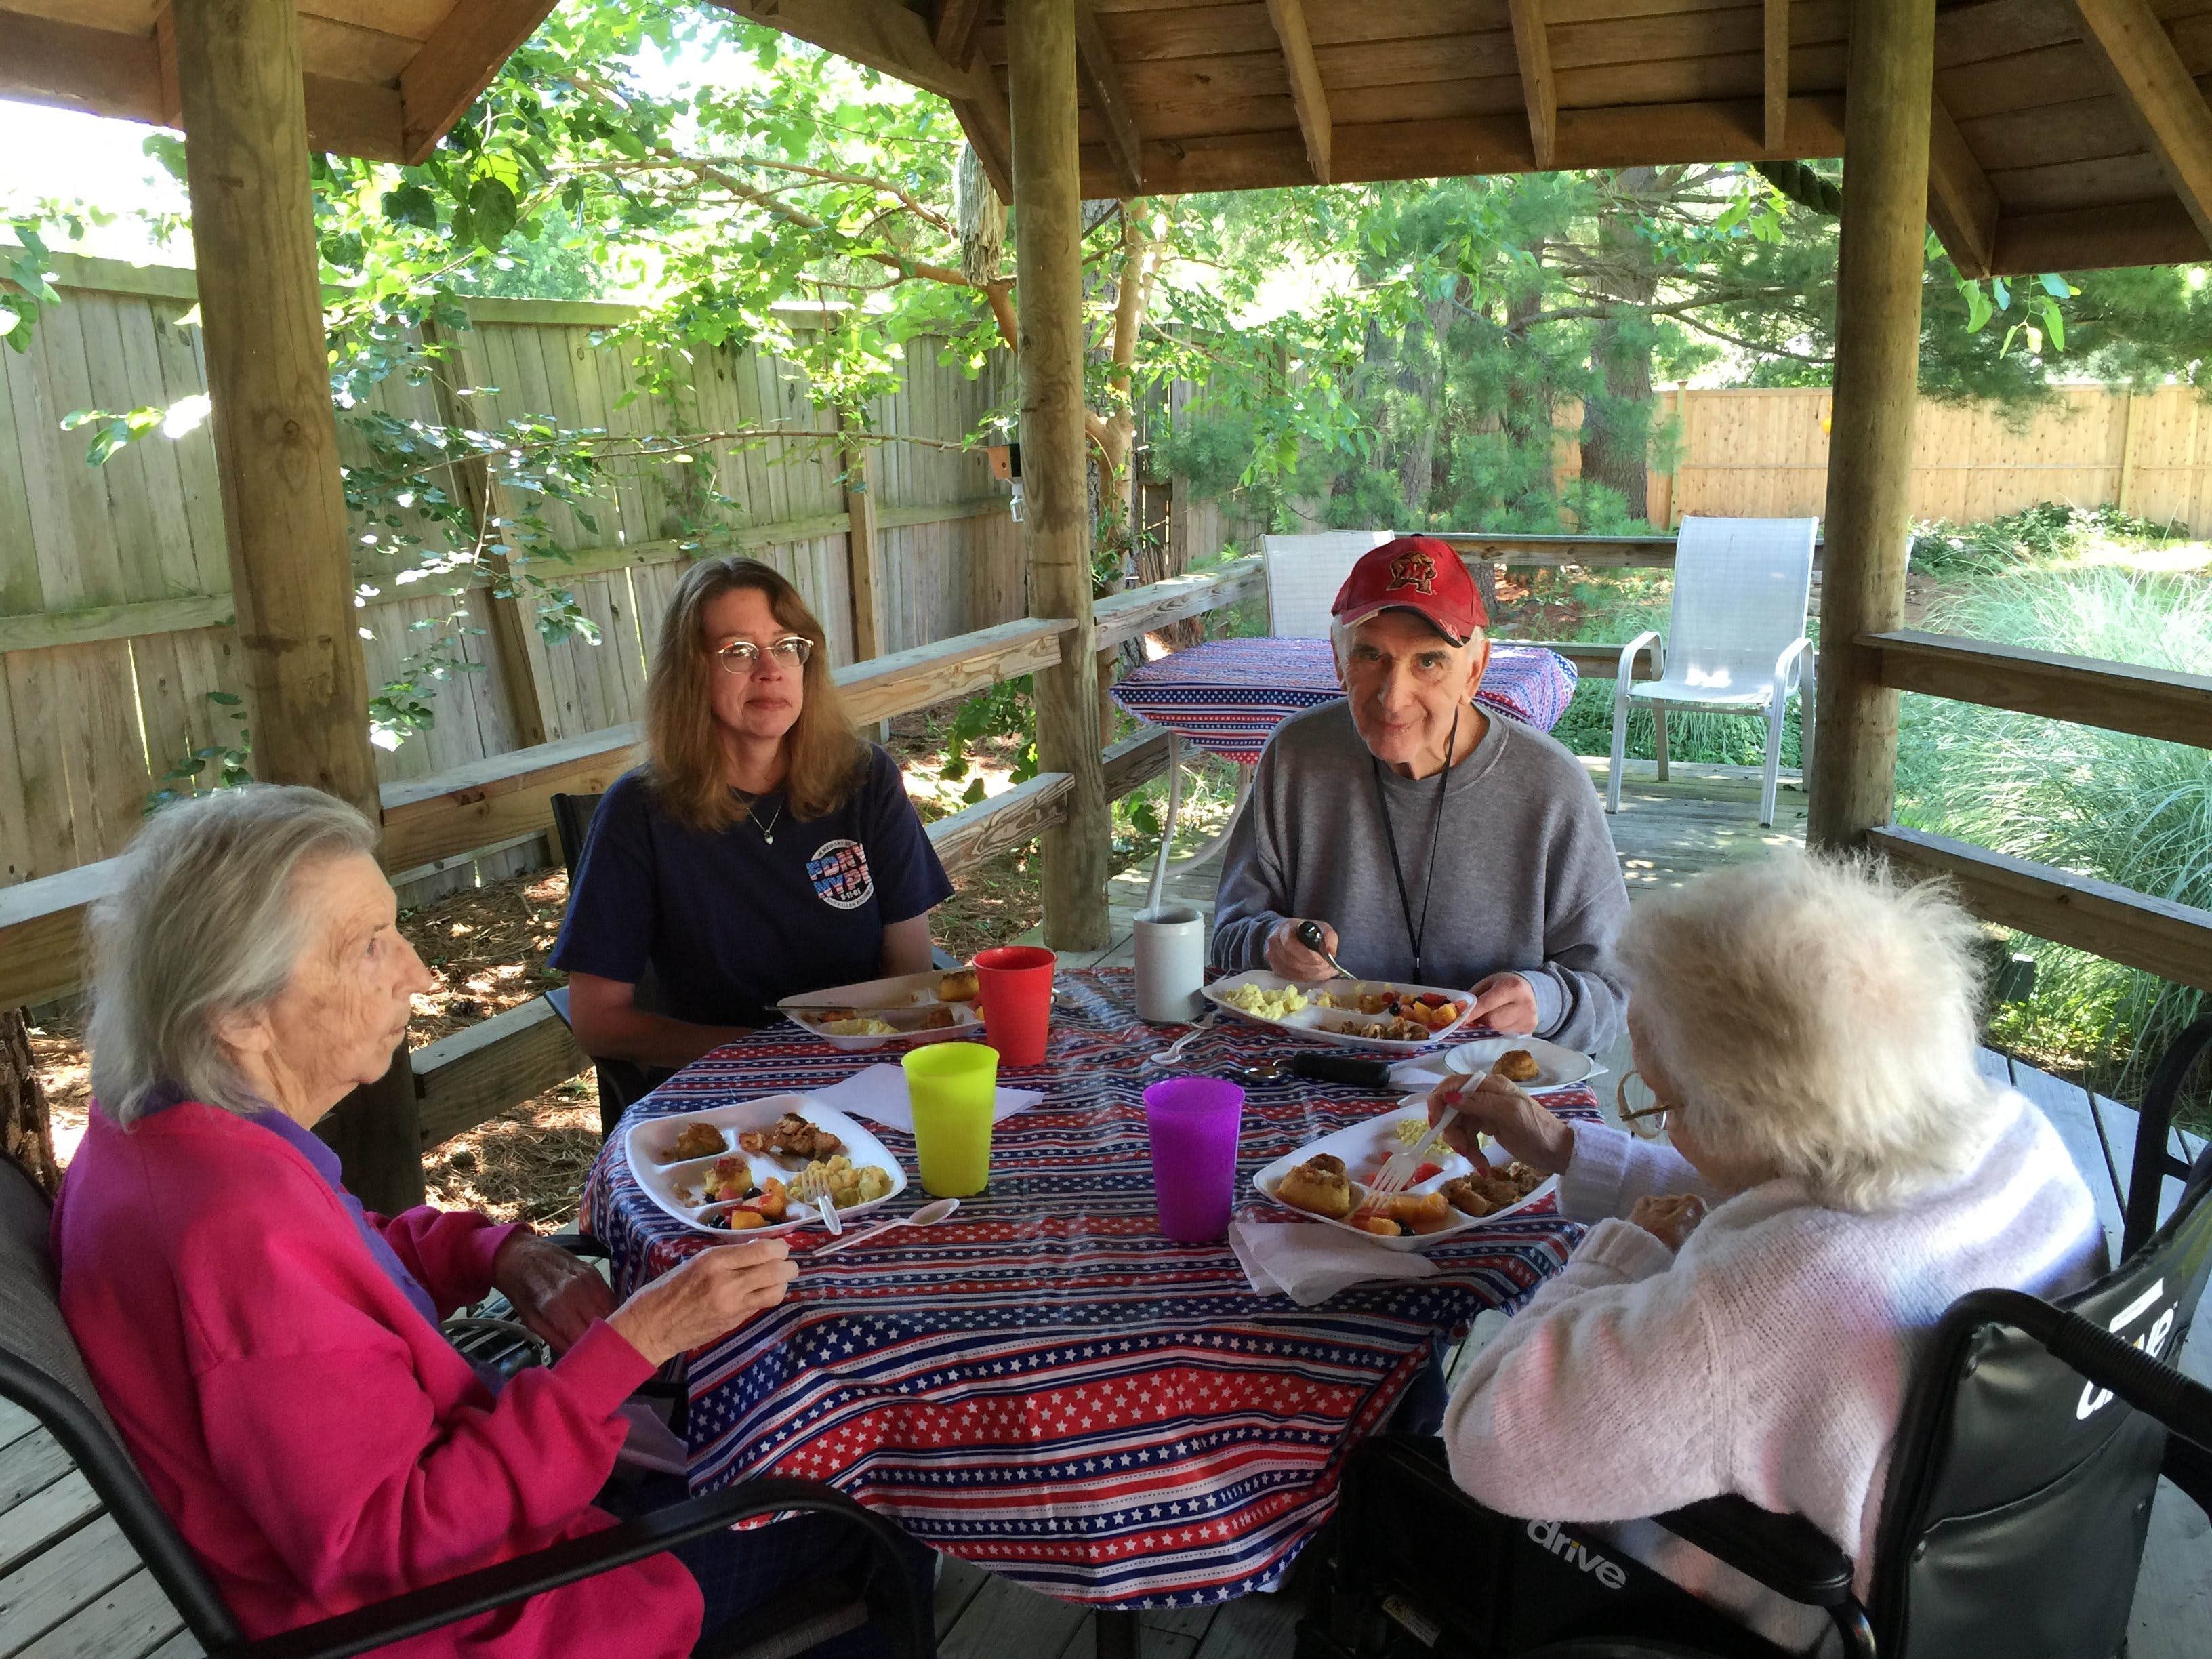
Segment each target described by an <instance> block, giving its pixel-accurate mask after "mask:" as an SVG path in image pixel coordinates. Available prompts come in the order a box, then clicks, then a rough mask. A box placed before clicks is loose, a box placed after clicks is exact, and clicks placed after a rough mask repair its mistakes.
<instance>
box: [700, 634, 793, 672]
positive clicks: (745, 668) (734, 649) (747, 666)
mask: <svg viewBox="0 0 2212 1659" xmlns="http://www.w3.org/2000/svg"><path fill="white" fill-rule="evenodd" d="M813 654H814V641H811V640H810V639H808V638H807V637H806V636H805V635H804V634H787V635H784V636H783V637H782V638H781V639H780V640H775V641H771V642H770V643H769V647H768V649H767V650H766V651H765V652H763V650H762V649H761V647H759V646H757V645H755V644H754V643H753V642H752V641H750V640H732V641H730V643H729V644H727V645H726V646H723V647H720V649H719V650H717V651H716V652H715V653H714V659H715V660H716V661H717V662H719V663H720V664H721V665H722V671H723V672H724V673H725V674H757V673H758V672H760V665H761V659H762V658H763V656H765V657H766V658H767V659H769V661H771V662H773V663H774V664H775V665H776V666H777V667H778V668H804V667H805V666H806V659H808V658H809V657H811V656H812V655H813Z"/></svg>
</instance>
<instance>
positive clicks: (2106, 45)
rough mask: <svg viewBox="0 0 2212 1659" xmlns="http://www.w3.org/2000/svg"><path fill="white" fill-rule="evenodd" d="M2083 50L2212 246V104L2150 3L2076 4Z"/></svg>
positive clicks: (2092, 0)
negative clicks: (2114, 88) (2094, 61)
mask: <svg viewBox="0 0 2212 1659" xmlns="http://www.w3.org/2000/svg"><path fill="white" fill-rule="evenodd" d="M2074 10H2075V15H2077V16H2079V17H2080V19H2081V40H2082V44H2083V45H2085V46H2087V47H2088V48H2089V50H2090V52H2092V53H2093V55H2094V56H2095V57H2096V58H2098V60H2099V61H2100V62H2101V63H2102V64H2103V65H2104V67H2105V69H2106V72H2107V73H2108V74H2109V75H2110V76H2112V80H2113V82H2115V83H2116V84H2117V85H2118V88H2119V90H2120V96H2121V100H2122V102H2123V103H2124V104H2125V105H2126V106H2127V109H2128V112H2129V114H2130V116H2132V117H2133V118H2134V119H2135V120H2136V124H2137V125H2139V126H2140V127H2141V128H2142V132H2143V136H2144V137H2145V138H2146V139H2147V140H2148V143H2149V145H2150V149H2151V151H2152V153H2153V154H2154V155H2156V156H2157V157H2158V159H2159V163H2160V166H2161V167H2164V168H2165V170H2166V177H2167V179H2170V180H2171V181H2172V185H2173V190H2174V194H2175V195H2176V196H2178V197H2179V198H2180V201H2181V204H2182V206H2183V207H2184V208H2185V209H2186V210H2188V213H2189V216H2190V217H2191V219H2192V220H2193V221H2195V222H2196V225H2197V229H2198V230H2200V231H2202V232H2203V235H2204V239H2205V240H2206V241H2207V242H2212V105H2208V103H2207V102H2206V99H2205V94H2204V92H2203V90H2201V89H2200V88H2198V85H2197V80H2196V77H2195V76H2192V75H2191V72H2190V68H2189V65H2188V64H2187V63H2186V62H2185V61H2184V60H2183V58H2182V56H2181V53H2180V52H2179V49H2178V48H2177V47H2176V46H2175V45H2174V41H2173V37H2172V35H2171V34H2169V33H2166V25H2165V23H2164V22H2163V21H2161V20H2160V16H2159V14H2158V11H2157V9H2155V8H2154V6H2152V5H2151V4H2150V3H2149V0H2074Z"/></svg>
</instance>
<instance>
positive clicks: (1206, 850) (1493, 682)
mask: <svg viewBox="0 0 2212 1659" xmlns="http://www.w3.org/2000/svg"><path fill="white" fill-rule="evenodd" d="M1576 682H1577V671H1576V668H1575V665H1574V664H1572V663H1571V662H1569V661H1568V660H1567V659H1565V657H1562V656H1560V655H1559V653H1557V652H1554V651H1547V650H1546V649H1545V648H1544V647H1542V646H1541V645H1494V646H1492V647H1491V653H1490V665H1489V667H1488V669H1487V670H1486V671H1485V672H1484V674H1483V677H1482V685H1481V687H1480V689H1479V690H1477V691H1476V692H1475V694H1474V700H1475V701H1476V702H1480V703H1485V704H1487V705H1488V706H1489V707H1491V708H1495V709H1498V710H1499V711H1500V712H1501V713H1503V714H1508V715H1510V716H1511V717H1512V718H1513V719H1515V720H1519V721H1520V722H1521V723H1522V725H1523V726H1534V728H1535V729H1536V730H1537V731H1539V732H1549V731H1550V730H1551V729H1552V728H1553V726H1557V725H1558V724H1559V717H1560V716H1561V715H1563V714H1565V713H1566V712H1567V704H1568V703H1569V702H1572V701H1573V699H1574V695H1575V684H1576ZM1112 690H1113V693H1114V701H1115V702H1117V703H1119V704H1121V707H1122V708H1123V709H1124V710H1125V711H1126V712H1127V713H1128V714H1133V715H1134V716H1135V717H1136V718H1137V719H1139V720H1146V721H1148V722H1150V723H1151V724H1152V725H1154V726H1165V727H1166V728H1167V732H1168V810H1167V817H1166V819H1165V831H1164V834H1163V835H1162V836H1161V839H1160V850H1159V856H1158V860H1157V861H1156V863H1155V865H1154V866H1153V870H1152V888H1151V891H1150V894H1149V896H1147V897H1146V901H1145V902H1146V906H1147V907H1148V908H1157V907H1158V904H1159V902H1160V896H1161V894H1162V893H1163V891H1164V890H1165V886H1166V883H1167V878H1168V875H1169V872H1170V869H1171V868H1172V869H1174V870H1176V871H1182V870H1188V869H1190V868H1191V867H1193V866H1196V865H1200V864H1203V863H1204V862H1205V861H1206V860H1208V859H1210V858H1212V856H1213V855H1214V854H1216V853H1218V852H1219V851H1220V850H1221V848H1223V847H1225V845H1227V844H1228V841H1229V830H1228V829H1226V828H1225V829H1223V830H1222V831H1221V833H1220V834H1219V835H1218V836H1215V837H1214V838H1213V839H1212V841H1211V842H1207V843H1206V846H1204V847H1203V848H1200V849H1199V850H1198V851H1197V852H1195V853H1193V854H1189V855H1188V857H1186V858H1183V859H1181V860H1176V861H1175V863H1174V864H1173V865H1172V866H1171V865H1170V861H1169V860H1170V849H1171V848H1173V847H1174V845H1175V836H1176V819H1177V818H1178V817H1180V816H1181V814H1182V749H1181V745H1182V744H1185V743H1190V744H1196V745H1197V746H1198V747H1199V748H1200V749H1203V750H1206V752H1207V753H1209V754H1213V755H1219V756H1221V757H1223V758H1224V759H1226V760H1231V761H1234V762H1235V763H1237V803H1236V806H1235V807H1234V809H1232V811H1231V814H1230V823H1231V825H1234V824H1235V823H1236V821H1237V813H1239V812H1241V811H1243V808H1244V797H1245V794H1246V793H1247V792H1248V791H1249V789H1250V788H1251V786H1252V769H1253V768H1254V767H1255V766H1256V765H1258V764H1259V761H1260V752H1261V750H1263V749H1265V748H1266V747H1267V739H1268V738H1271V737H1273V735H1274V733H1275V728H1276V727H1277V726H1280V725H1281V724H1282V723H1283V722H1284V721H1285V720H1288V719H1290V717H1291V715H1293V714H1303V713H1304V712H1305V711H1306V710H1307V709H1309V708H1318V707H1319V706H1320V705H1321V704H1322V703H1325V702H1334V700H1335V699H1337V698H1339V697H1340V696H1343V695H1344V691H1343V688H1342V687H1340V686H1339V685H1338V684H1337V683H1336V657H1335V653H1334V650H1333V649H1332V647H1330V645H1329V642H1328V641H1327V640H1297V639H1291V640H1279V639H1256V640H1208V641H1206V642H1205V643H1204V644H1202V645H1194V646H1192V647H1189V648H1188V650H1183V651H1177V652H1174V653H1170V654H1169V655H1167V656H1164V657H1161V658H1158V659H1156V660H1154V661H1152V662H1148V663H1146V664H1145V665H1143V666H1142V667H1141V668H1137V669H1133V670H1132V671H1130V672H1129V673H1127V674H1126V675H1124V676H1123V677H1122V678H1121V679H1120V680H1118V681H1116V682H1115V684H1114V686H1113V687H1112Z"/></svg>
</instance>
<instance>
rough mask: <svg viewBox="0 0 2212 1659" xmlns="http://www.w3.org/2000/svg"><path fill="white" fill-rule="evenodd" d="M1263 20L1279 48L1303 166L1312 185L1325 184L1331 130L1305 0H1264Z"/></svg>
mask: <svg viewBox="0 0 2212 1659" xmlns="http://www.w3.org/2000/svg"><path fill="white" fill-rule="evenodd" d="M1267 21H1269V22H1270V23H1272V24H1273V25H1274V28H1275V39H1276V40H1278V41H1279V42H1281V44H1282V48H1283V70H1284V73H1285V74H1286V75H1287V76H1289V77H1290V82H1291V106H1292V107H1293V108H1295V109H1296V110H1297V112H1298V134H1299V136H1300V137H1303V138H1304V140H1305V143H1306V164H1307V166H1308V167H1310V168H1311V169H1312V170H1313V182H1314V183H1315V184H1317V185H1325V184H1327V183H1328V182H1329V167H1330V159H1329V157H1330V146H1331V144H1332V143H1333V142H1334V127H1333V125H1332V124H1331V122H1330V120H1329V113H1328V88H1325V87H1323V86H1322V82H1321V66H1320V65H1319V64H1316V62H1315V61H1314V49H1313V36H1312V35H1311V34H1310V33H1309V32H1308V31H1307V28H1306V8H1305V0H1267Z"/></svg>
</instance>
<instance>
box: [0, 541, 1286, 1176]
mask: <svg viewBox="0 0 2212 1659" xmlns="http://www.w3.org/2000/svg"><path fill="white" fill-rule="evenodd" d="M1259 580H1260V562H1259V561H1258V559H1256V558H1248V559H1244V560H1241V561H1237V562H1232V563H1231V564H1228V565H1225V566H1223V567H1221V568H1218V569H1217V570H1212V571H1208V572H1206V573H1204V574H1199V575H1194V576H1183V577H1178V578H1176V579H1175V580H1170V581H1164V582H1159V583H1157V584H1154V585H1153V586H1150V587H1144V588H1139V589H1136V590H1133V592H1127V593H1119V594H1115V595H1114V596H1113V597H1112V598H1110V599H1103V600H1102V601H1100V603H1099V605H1098V610H1097V635H1098V641H1099V644H1100V646H1101V647H1107V646H1112V645H1117V644H1119V643H1120V642H1121V641H1124V640H1127V639H1133V638H1135V637H1136V636H1138V635H1140V634H1143V633H1146V632H1147V631H1149V630H1151V629H1155V628H1158V627H1160V626H1162V625H1163V624H1164V623H1169V622H1172V621H1176V620H1178V619H1180V618H1182V617H1194V616H1199V615H1201V614H1203V613H1204V612H1206V611H1212V610H1215V609H1218V608H1219V607H1221V606H1224V605H1233V604H1235V603H1237V601H1239V600H1241V599H1244V598H1246V597H1248V596H1249V595H1250V594H1252V593H1254V592H1256V591H1257V590H1258V584H1259ZM1073 628H1074V624H1073V623H1072V622H1065V621H1053V620H1048V619H1047V620H1035V619H1025V620H1023V621H1019V622H1012V623H1002V624H1000V626H998V627H996V628H986V629H979V630H977V631H975V632H974V633H970V634H963V635H957V636H956V637H954V638H952V639H949V640H940V641H938V642H937V643H936V644H934V645H928V646H923V647H918V648H916V649H915V650H912V651H902V652H899V653H896V654H895V655H892V656H888V657H879V658H876V659H872V660H870V661H867V662H861V663H854V664H851V665H848V666H846V667H843V668H841V669H839V670H837V671H836V679H837V682H838V684H839V687H840V689H841V690H842V692H843V694H844V696H845V698H846V701H847V703H848V708H849V709H850V712H851V713H852V714H853V717H854V719H855V720H860V721H874V720H887V719H889V718H890V717H891V716H893V715H896V714H906V713H908V712H911V711H913V710H915V709H920V708H930V707H933V705H935V704H937V703H940V702H945V701H946V700H947V699H948V698H951V697H957V696H962V695H963V694H965V693H968V692H971V691H976V690H982V689H984V688H985V687H987V686H990V685H994V684H998V683H999V682H1000V681H1002V680H1007V679H1012V678H1017V677H1018V676H1020V675H1023V674H1026V673H1028V672H1030V671H1031V670H1032V669H1036V668H1041V667H1046V666H1048V665H1052V664H1054V663H1056V662H1058V661H1059V660H1060V641H1061V639H1062V638H1063V637H1064V636H1065V635H1067V634H1068V633H1070V632H1072V631H1073ZM639 736H640V734H639V732H638V731H637V728H636V727H635V726H617V727H611V728H609V729H608V730H605V731H603V732H592V733H589V734H587V735H586V736H583V737H578V738H567V739H564V740H562V741H561V742H557V743H549V744H538V745H537V746H536V747H534V748H530V749H520V750H513V751H512V752H510V753H507V754H504V755H497V756H493V757H488V758H486V759H483V760H479V761H472V762H471V763H468V764H467V765H465V766H461V767H457V768H455V769H453V770H451V771H448V772H444V773H441V774H439V775H436V776H435V777H429V778H424V779H421V780H419V781H415V782H411V783H402V784H392V785H389V786H387V787H386V788H385V789H384V790H383V792H382V798H383V807H384V814H383V816H384V832H385V833H384V847H383V854H382V856H383V860H384V864H385V867H386V869H387V870H391V871H411V870H414V869H416V868H417V867H419V866H424V865H427V864H430V863H433V862H435V861H437V860H453V859H457V858H461V857H465V856H466V855H468V854H470V853H471V852H472V851H480V850H482V849H483V848H488V847H491V846H495V845H498V844H501V843H502V842H513V840H514V839H515V838H516V837H518V836H520V837H524V838H527V837H528V836H532V835H537V834H544V833H545V832H546V831H548V830H549V829H550V827H551V824H552V805H551V800H552V797H553V796H554V795H556V794H562V793H576V794H592V793H599V792H600V791H602V790H604V789H605V788H606V787H607V786H608V785H609V784H611V782H613V781H614V780H615V779H616V778H617V776H619V775H621V773H622V772H623V770H624V769H627V768H628V767H629V764H630V763H631V762H632V761H633V760H634V759H635V750H636V745H637V743H638V740H639ZM1167 762H1168V737H1167V733H1166V732H1146V733H1144V734H1142V735H1140V736H1138V737H1135V738H1130V739H1129V740H1128V741H1127V742H1125V743H1121V744H1116V745H1115V746H1114V747H1113V748H1111V749H1109V750H1106V751H1105V754H1104V756H1103V767H1104V771H1105V779H1106V792H1107V798H1108V799H1119V798H1120V797H1121V796H1123V795H1126V794H1127V793H1129V792H1130V791H1131V790H1133V789H1135V788H1136V787H1138V786H1139V785H1140V784H1142V783H1144V782H1146V781H1148V780H1149V779H1152V778H1155V777H1158V775H1160V774H1161V773H1162V772H1164V771H1165V770H1166V769H1167ZM1072 792H1073V780H1072V779H1071V778H1070V777H1069V776H1068V775H1066V774H1065V773H1046V774H1042V775H1039V776H1037V777H1034V778H1031V779H1030V780H1029V781H1026V782H1024V783H1022V784H1019V785H1018V786H1016V787H1014V788H1012V789H1010V790H1008V791H1006V793H1003V794H1000V795H998V796H995V797H994V798H993V799H989V800H987V801H981V802H979V803H977V804H976V805H973V806H970V807H969V808H967V809H966V810H965V811H961V812H958V813H956V814H954V815H953V816H951V817H946V818H944V819H941V820H939V822H938V823H933V824H932V825H930V826H929V830H928V834H929V838H930V841H931V843H932V844H933V846H934V847H935V848H936V849H937V854H938V856H939V859H941V860H943V861H944V864H945V868H946V869H947V870H948V871H950V872H952V873H954V874H955V875H957V874H959V873H961V872H964V871H967V870H969V869H972V868H974V867H975V866H976V865H978V864H981V863H982V862H983V861H984V860H987V859H991V858H994V857H996V856H997V855H998V854H1001V853H1004V852H1006V851H1008V850H1010V849H1011V848H1016V847H1019V846H1022V845H1024V843H1025V842H1029V841H1030V840H1032V839H1034V838H1035V837H1036V836H1037V835H1039V834H1040V833H1041V832H1042V831H1043V830H1045V829H1050V828H1052V827H1053V826H1054V825H1056V824H1058V823H1061V822H1063V821H1064V819H1065V817H1066V810H1067V801H1068V798H1069V796H1070V794H1071V793H1072ZM114 873H115V861H114V860H101V861H100V862H99V863H95V864H87V865H83V866H79V867H77V868H76V869H73V870H65V871H63V872H59V873H58V874H55V875H52V876H43V877H40V878H38V879H36V880H34V881H28V882H24V883H21V884H19V885H17V886H14V887H9V888H4V889H0V1007H9V1008H12V1007H20V1006H25V1005H31V1004H38V1003H43V1002H48V1001H52V1000H53V999H55V998H57V997H59V996H63V995H65V994H68V993H70V992H71V991H73V990H75V989H76V988H77V987H78V986H80V985H81V984H82V982H83V979H84V974H85V968H86V957H85V941H84V938H83V924H84V916H85V911H86V908H87V907H88V906H89V905H90V904H91V903H92V902H94V900H95V899H97V898H99V897H100V896H101V895H102V894H104V893H106V892H107V891H108V890H110V888H111V887H112V884H113V880H114ZM411 1060H412V1064H413V1066H414V1072H415V1083H416V1097H417V1102H418V1107H419V1112H420V1121H421V1134H422V1145H423V1146H435V1145H436V1144H437V1143H438V1142H439V1141H441V1140H444V1139H448V1138H450V1137H451V1136H453V1135H454V1134H457V1133H460V1132H461V1131H462V1130H464V1129H466V1128H469V1127H473V1126H474V1125H476V1124H477V1123H480V1122H483V1121H484V1120H485V1119H486V1118H488V1117H490V1116H493V1115H496V1114H497V1113H499V1112H501V1111H504V1110H506V1109H507V1108H508V1107H510V1106H513V1105H515V1104H518V1103H520V1102H522V1101H525V1100H527V1099H529V1098H530V1097H532V1096H533V1095H537V1094H539V1093H542V1092H543V1091H544V1090H546V1089H549V1088H551V1087H552V1086H554V1085H556V1084H558V1083H560V1082H562V1081H563V1080H564V1079H568V1078H571V1077H574V1075H575V1074H576V1073H578V1072H580V1071H581V1070H582V1069H583V1068H584V1067H585V1066H586V1065H587V1064H588V1063H589V1062H588V1061H587V1060H586V1058H585V1057H584V1055H583V1054H582V1053H581V1052H580V1050H579V1049H578V1048H576V1046H575V1043H574V1040H573V1039H571V1038H570V1036H569V1035H568V1028H567V1027H566V1026H564V1025H563V1024H562V1023H561V1021H560V1020H559V1019H558V1018H556V1016H555V1015H554V1014H553V1012H552V1011H551V1009H550V1007H549V1006H547V1005H546V1003H545V1002H544V999H542V998H533V999H532V1000H531V1001H529V1002H527V1003H525V1004H523V1005H521V1006H518V1007H515V1008H512V1009H509V1010H508V1011H507V1012H505V1013H502V1014H498V1015H495V1016H494V1017H493V1018H489V1019H487V1020H483V1021H481V1022H479V1023H478V1024H474V1025H471V1026H470V1027H469V1028H468V1029H467V1030H463V1031H458V1032H455V1033H454V1034H453V1036H448V1037H444V1038H441V1039H440V1040H439V1041H438V1042H433V1043H429V1044H428V1045H426V1046H425V1047H423V1048H418V1049H416V1051H415V1053H414V1054H413V1055H412V1056H411Z"/></svg>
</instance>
